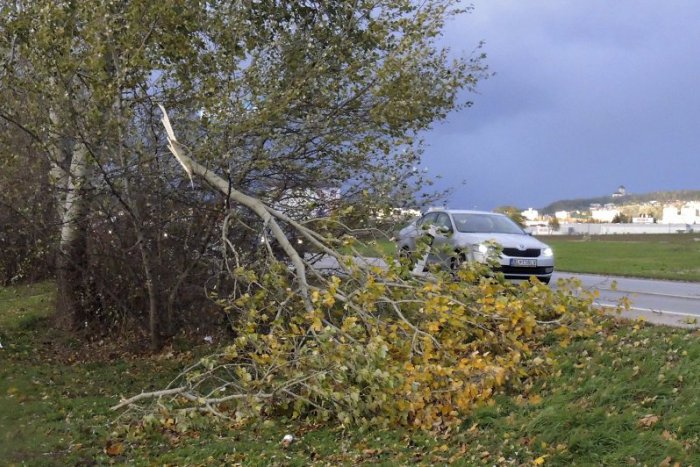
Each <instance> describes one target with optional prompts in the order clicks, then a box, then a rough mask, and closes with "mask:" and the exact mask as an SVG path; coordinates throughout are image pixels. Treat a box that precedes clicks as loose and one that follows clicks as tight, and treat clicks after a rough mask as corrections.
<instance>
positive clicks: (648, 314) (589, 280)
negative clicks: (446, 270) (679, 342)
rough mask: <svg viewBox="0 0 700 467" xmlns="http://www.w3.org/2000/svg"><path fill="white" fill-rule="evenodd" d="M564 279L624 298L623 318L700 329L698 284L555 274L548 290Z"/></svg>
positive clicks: (606, 302) (324, 262) (608, 299)
mask: <svg viewBox="0 0 700 467" xmlns="http://www.w3.org/2000/svg"><path fill="white" fill-rule="evenodd" d="M361 260H362V261H364V262H367V263H369V264H372V265H374V266H380V267H382V266H383V265H384V262H383V261H382V260H380V259H377V258H362V259H361ZM316 267H318V268H320V269H326V270H335V269H337V268H338V263H337V262H336V261H335V259H333V258H331V257H324V258H323V259H321V260H320V261H319V262H318V263H316ZM567 277H574V278H577V279H579V280H580V281H581V284H582V286H583V287H584V288H586V289H589V290H596V289H597V290H598V291H599V292H600V296H599V298H598V299H597V300H596V303H597V304H598V305H600V306H605V307H615V306H616V305H617V303H618V302H619V300H620V299H621V298H623V297H625V296H626V297H628V298H629V300H630V302H631V308H630V309H629V310H628V311H624V312H623V313H622V315H621V316H622V317H623V318H629V319H636V318H639V317H641V318H644V319H645V320H646V321H648V322H650V323H654V324H665V325H669V326H679V327H687V328H698V327H700V283H697V282H695V283H693V282H677V281H662V280H655V279H635V278H629V277H613V276H601V275H594V274H575V273H570V272H560V271H557V272H555V273H554V274H553V275H552V282H551V285H552V287H556V285H555V284H556V281H557V280H558V279H560V278H567Z"/></svg>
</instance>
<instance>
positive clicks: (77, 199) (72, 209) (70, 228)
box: [56, 143, 89, 328]
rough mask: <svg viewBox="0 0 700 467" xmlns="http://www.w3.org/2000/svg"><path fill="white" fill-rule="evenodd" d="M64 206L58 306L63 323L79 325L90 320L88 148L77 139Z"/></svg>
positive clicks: (58, 265) (58, 275)
mask: <svg viewBox="0 0 700 467" xmlns="http://www.w3.org/2000/svg"><path fill="white" fill-rule="evenodd" d="M72 156H73V157H72V159H71V163H70V169H69V173H68V174H67V177H68V186H67V192H66V197H65V204H64V208H63V217H62V226H61V239H60V243H59V248H58V258H57V261H56V263H57V271H56V276H57V277H56V278H57V282H58V300H57V310H58V312H59V316H60V318H61V320H62V321H64V323H63V324H65V325H67V326H69V327H71V328H78V327H80V326H82V325H84V323H85V322H86V321H87V318H88V316H89V314H88V313H89V310H88V309H87V303H86V302H87V300H86V299H87V296H86V291H87V287H86V286H87V284H86V280H85V276H86V272H87V265H88V262H87V226H86V222H85V216H86V214H87V208H88V207H87V198H86V189H87V188H88V160H87V158H88V151H87V148H86V147H85V145H84V144H83V143H76V145H75V147H74V150H73V155H72Z"/></svg>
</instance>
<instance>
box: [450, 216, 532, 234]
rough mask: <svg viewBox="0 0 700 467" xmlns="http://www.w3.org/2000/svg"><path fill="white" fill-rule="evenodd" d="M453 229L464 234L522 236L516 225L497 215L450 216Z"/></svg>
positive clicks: (521, 230) (522, 232) (521, 231)
mask: <svg viewBox="0 0 700 467" xmlns="http://www.w3.org/2000/svg"><path fill="white" fill-rule="evenodd" d="M452 218H453V219H454V221H455V228H456V229H457V231H459V232H464V233H504V234H520V235H522V234H524V233H525V232H524V231H523V229H521V228H520V227H519V226H518V224H516V223H515V222H513V221H512V220H510V219H509V218H507V217H506V216H501V215H498V214H452Z"/></svg>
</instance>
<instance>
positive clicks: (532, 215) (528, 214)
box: [520, 208, 540, 221]
mask: <svg viewBox="0 0 700 467" xmlns="http://www.w3.org/2000/svg"><path fill="white" fill-rule="evenodd" d="M520 214H521V215H522V216H523V217H524V218H525V219H527V220H529V221H534V220H537V219H539V217H540V213H539V212H537V209H532V208H527V209H526V210H525V211H522V212H521V213H520Z"/></svg>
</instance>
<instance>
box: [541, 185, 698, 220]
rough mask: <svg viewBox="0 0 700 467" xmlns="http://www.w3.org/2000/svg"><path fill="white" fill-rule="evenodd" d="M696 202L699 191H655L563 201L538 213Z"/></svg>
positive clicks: (552, 204)
mask: <svg viewBox="0 0 700 467" xmlns="http://www.w3.org/2000/svg"><path fill="white" fill-rule="evenodd" d="M697 200H700V190H677V191H655V192H653V193H644V194H633V193H632V194H626V195H624V196H617V197H613V196H612V195H608V196H599V197H596V198H581V199H565V200H560V201H555V202H553V203H551V204H549V205H547V206H546V207H544V208H542V209H541V211H540V212H542V213H543V214H554V213H555V212H556V211H587V210H588V209H589V207H590V205H591V204H593V203H598V204H601V205H603V204H608V203H611V204H614V205H616V206H623V205H625V204H643V203H648V202H650V201H658V202H659V203H662V204H663V203H670V202H673V201H697Z"/></svg>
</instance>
